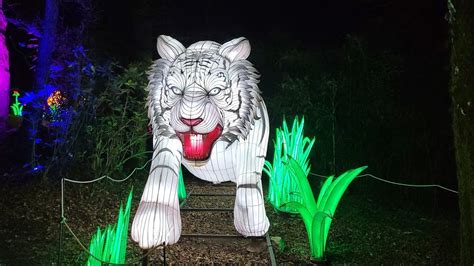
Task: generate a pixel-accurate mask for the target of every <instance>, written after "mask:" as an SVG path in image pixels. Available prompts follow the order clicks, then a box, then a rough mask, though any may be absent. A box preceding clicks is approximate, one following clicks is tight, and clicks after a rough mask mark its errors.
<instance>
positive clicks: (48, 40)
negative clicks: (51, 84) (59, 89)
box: [35, 0, 58, 90]
mask: <svg viewBox="0 0 474 266" xmlns="http://www.w3.org/2000/svg"><path fill="white" fill-rule="evenodd" d="M45 4H46V5H45V9H44V18H43V21H42V28H43V36H42V37H41V40H40V43H39V51H38V63H37V65H36V75H35V87H36V89H37V90H41V89H43V88H44V85H46V82H47V80H48V74H49V68H50V66H51V57H52V55H53V51H54V47H55V34H56V24H57V21H58V3H57V0H46V2H45Z"/></svg>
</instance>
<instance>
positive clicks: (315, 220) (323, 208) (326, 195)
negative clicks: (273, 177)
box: [282, 157, 367, 259]
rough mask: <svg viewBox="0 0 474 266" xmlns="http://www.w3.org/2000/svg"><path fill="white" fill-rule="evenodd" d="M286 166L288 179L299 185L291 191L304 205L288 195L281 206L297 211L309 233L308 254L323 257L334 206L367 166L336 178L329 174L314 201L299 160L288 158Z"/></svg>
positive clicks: (335, 206)
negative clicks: (295, 189)
mask: <svg viewBox="0 0 474 266" xmlns="http://www.w3.org/2000/svg"><path fill="white" fill-rule="evenodd" d="M286 167H287V168H288V172H289V177H290V179H291V181H292V182H294V183H295V184H297V187H298V192H291V193H292V194H297V195H298V196H299V197H301V198H302V199H303V204H302V203H300V202H295V201H292V200H293V198H291V197H286V199H287V200H288V201H285V202H284V203H283V204H282V206H289V207H292V208H293V209H295V210H296V211H298V212H299V213H300V215H301V218H302V219H303V222H304V224H305V227H306V231H307V233H308V240H309V243H310V248H311V256H312V257H313V258H316V259H322V258H323V257H324V252H325V249H326V242H327V237H328V235H329V229H330V227H331V223H332V217H333V216H334V213H335V212H336V208H337V205H338V204H339V201H340V199H341V198H342V195H343V194H344V192H345V191H346V189H347V187H348V186H349V184H350V183H351V182H352V181H353V180H354V179H355V178H356V177H357V175H359V174H360V172H362V171H363V170H364V169H366V168H367V167H366V166H363V167H359V168H357V169H353V170H349V171H347V172H345V173H343V174H342V175H340V176H339V177H337V178H336V179H334V178H333V177H332V176H330V177H328V179H326V181H325V182H324V184H323V185H322V187H321V190H320V192H319V195H318V200H317V202H316V201H315V199H314V195H313V192H312V190H311V186H310V184H309V182H308V179H307V178H306V176H307V174H306V173H305V172H304V171H303V168H302V167H301V165H300V163H299V162H298V161H296V160H295V159H293V158H291V157H289V158H288V163H286ZM283 198H285V197H283Z"/></svg>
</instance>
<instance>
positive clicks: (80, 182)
mask: <svg viewBox="0 0 474 266" xmlns="http://www.w3.org/2000/svg"><path fill="white" fill-rule="evenodd" d="M151 160H152V159H150V160H148V161H146V163H145V164H144V165H143V166H142V167H137V168H135V169H133V171H132V172H131V173H130V174H129V175H128V176H127V177H125V178H124V179H114V178H112V177H110V176H108V175H103V176H101V177H99V178H96V179H93V180H86V181H81V180H74V179H68V178H63V179H64V181H68V182H71V183H76V184H90V183H94V182H97V181H99V180H102V179H104V178H107V179H109V180H111V181H113V182H116V183H121V182H124V181H126V180H127V179H129V178H130V177H131V176H132V175H133V174H134V173H135V171H136V170H142V169H143V168H145V167H146V165H147V164H148V163H149V162H151Z"/></svg>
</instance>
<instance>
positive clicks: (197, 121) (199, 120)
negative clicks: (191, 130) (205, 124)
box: [181, 117, 202, 127]
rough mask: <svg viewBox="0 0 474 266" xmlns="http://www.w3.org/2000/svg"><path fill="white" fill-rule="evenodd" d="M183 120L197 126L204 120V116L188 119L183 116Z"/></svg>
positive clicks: (191, 125) (189, 124)
mask: <svg viewBox="0 0 474 266" xmlns="http://www.w3.org/2000/svg"><path fill="white" fill-rule="evenodd" d="M181 121H182V122H183V123H184V124H185V125H187V126H190V127H193V126H197V125H199V124H200V123H201V122H202V118H194V119H187V118H184V117H181Z"/></svg>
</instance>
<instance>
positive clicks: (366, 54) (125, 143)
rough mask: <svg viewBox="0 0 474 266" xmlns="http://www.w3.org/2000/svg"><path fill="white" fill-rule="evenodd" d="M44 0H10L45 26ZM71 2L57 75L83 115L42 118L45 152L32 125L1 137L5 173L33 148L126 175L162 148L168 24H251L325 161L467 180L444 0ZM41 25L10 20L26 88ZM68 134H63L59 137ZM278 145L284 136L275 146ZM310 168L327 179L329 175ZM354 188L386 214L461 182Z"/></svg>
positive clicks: (264, 65)
mask: <svg viewBox="0 0 474 266" xmlns="http://www.w3.org/2000/svg"><path fill="white" fill-rule="evenodd" d="M44 2H45V1H36V0H11V1H7V4H6V8H5V12H6V14H7V17H9V18H21V19H22V21H24V22H25V23H27V24H28V25H33V26H35V25H36V26H40V25H41V19H42V14H43V11H44ZM58 3H60V8H59V22H58V25H59V26H58V29H57V30H58V33H59V34H58V37H57V39H58V45H57V47H56V50H55V52H54V53H53V59H54V60H53V62H54V64H53V67H52V68H51V69H50V75H51V76H50V79H49V82H50V85H54V86H58V87H62V88H64V90H65V91H67V92H68V95H69V96H71V97H72V98H73V99H74V101H72V102H71V104H70V106H69V107H70V110H71V115H70V116H69V120H68V121H70V124H68V127H67V128H66V130H65V131H64V132H63V131H61V132H59V131H55V130H50V129H45V128H43V129H40V130H39V131H38V132H39V137H38V139H39V138H41V141H40V143H39V144H38V147H37V151H39V153H40V154H39V155H38V156H37V155H35V154H34V153H35V151H32V148H31V145H29V144H28V142H25V139H28V138H31V133H29V132H28V130H27V127H23V128H21V129H20V130H19V132H17V133H16V134H14V135H12V136H11V137H10V138H9V142H8V143H6V144H5V143H2V144H0V148H2V149H1V150H2V151H3V152H4V153H6V154H5V155H4V156H3V154H2V157H1V159H2V160H1V162H0V170H5V173H6V174H5V175H4V176H6V175H8V172H10V173H11V172H15V171H17V170H18V169H27V168H28V167H31V163H30V160H31V158H32V157H33V158H35V160H38V161H39V162H40V163H43V164H45V165H46V173H44V176H46V177H48V178H49V180H52V181H55V182H57V180H58V179H59V177H65V176H67V177H72V178H75V179H91V176H94V177H96V176H99V175H102V174H114V175H115V177H118V176H125V175H126V174H128V173H129V172H130V171H131V169H133V168H134V167H137V166H141V165H142V164H143V162H144V161H145V160H146V158H147V156H149V155H148V154H147V151H150V150H151V145H150V138H149V137H148V136H147V135H146V129H147V122H148V121H147V117H146V109H145V108H144V105H145V96H146V92H145V91H144V88H145V87H146V84H147V77H146V73H145V72H146V69H147V68H148V66H149V65H150V63H151V61H152V60H155V59H157V58H158V54H157V52H156V37H157V36H158V35H160V34H166V35H170V36H172V37H174V38H176V39H178V40H179V41H181V42H182V43H183V44H184V45H185V46H188V45H190V44H192V43H194V42H196V41H200V40H213V41H217V42H219V43H224V42H226V41H229V40H231V39H233V38H236V37H239V36H244V37H247V38H248V39H249V40H250V43H251V45H252V52H251V54H250V57H249V60H250V61H251V62H252V63H253V64H254V65H255V66H256V68H257V69H258V70H259V72H260V74H261V82H260V89H261V90H262V92H263V97H264V99H265V101H266V104H267V107H268V109H269V114H270V120H271V127H272V128H271V138H273V136H274V133H275V128H277V127H280V126H281V123H282V120H283V118H284V117H286V119H287V121H291V120H292V119H293V118H294V117H296V116H298V117H301V116H304V117H305V135H306V136H310V137H313V136H314V137H315V138H316V143H315V146H314V148H313V151H312V153H311V156H310V157H311V164H312V172H316V173H319V174H324V175H330V174H341V173H342V172H344V171H345V170H347V169H350V168H355V167H357V166H361V165H368V166H369V168H368V170H367V171H366V172H367V173H371V174H374V175H376V176H379V177H382V178H385V179H389V180H392V181H397V182H402V183H409V184H440V185H443V186H446V187H449V188H452V189H455V190H456V189H457V180H456V172H455V170H456V169H455V164H454V151H453V136H452V123H451V118H450V104H451V103H450V99H449V94H448V93H449V91H448V81H449V71H450V69H449V55H450V51H449V32H448V22H447V21H446V19H445V17H446V13H447V7H446V2H445V1H443V0H419V1H410V0H398V1H397V0H319V1H287V2H278V1H272V2H267V1H248V0H244V1H237V2H236V1H217V0H202V1H181V2H180V1H173V0H160V1H154V0H135V1H116V0H100V1H99V0H83V1H79V0H77V1H75V0H61V1H58ZM28 30H31V28H28ZM28 30H25V27H24V24H21V23H19V24H14V23H10V26H9V28H8V32H7V35H8V36H9V40H8V47H9V50H10V63H11V67H10V69H11V82H12V88H20V89H21V90H22V92H25V93H26V92H34V88H33V87H34V74H35V69H34V68H35V63H34V62H35V56H36V54H37V52H38V51H37V48H28V47H30V46H29V45H33V47H37V44H38V43H37V40H35V39H34V38H33V37H32V36H34V34H31V32H29V31H28ZM35 45H36V46H35ZM29 108H32V105H29V106H27V107H26V109H25V111H26V113H28V112H29V111H30V109H29ZM27 122H28V121H27ZM59 138H60V139H62V140H63V141H64V142H61V143H62V144H58V142H55V140H57V139H59ZM33 140H34V141H35V142H36V137H35V138H33ZM52 143H53V145H52ZM272 152H273V146H272V145H271V139H270V144H269V151H268V155H267V158H271V157H272ZM31 154H33V156H32V155H31ZM36 156H37V157H38V158H36ZM25 171H26V170H25ZM47 173H49V174H47ZM15 174H16V173H15ZM15 174H12V176H14V178H17V177H16V176H15ZM25 175H26V176H28V174H25ZM145 176H146V174H145ZM29 177H30V176H28V178H29ZM310 178H311V182H312V185H313V186H314V189H315V191H317V188H318V185H319V183H320V179H318V178H313V177H310ZM349 193H351V194H352V195H350V196H349V197H351V199H353V198H354V197H353V196H354V195H356V196H357V197H359V196H361V195H362V197H366V199H369V201H370V202H371V203H370V204H368V205H367V206H372V205H377V207H374V208H373V210H372V207H367V206H366V208H367V209H371V210H372V217H376V216H380V215H379V214H380V213H382V214H383V213H385V212H391V211H390V210H400V209H405V210H408V211H411V210H413V213H416V214H419V213H422V214H423V215H425V214H426V215H428V216H430V217H443V216H442V215H446V214H447V215H448V216H444V217H443V218H442V219H445V217H446V220H450V219H452V218H453V219H457V218H458V205H457V200H458V198H457V196H456V195H454V194H452V193H448V192H445V191H441V190H438V189H432V188H429V189H426V188H423V189H415V188H406V187H400V186H393V185H388V184H384V183H380V182H378V181H375V180H373V179H369V178H361V179H358V180H356V181H355V182H354V183H353V184H352V185H351V187H350V189H349ZM358 201H360V199H359V198H357V199H354V202H358ZM375 203H377V204H375ZM349 204H350V203H349ZM380 206H383V207H384V208H386V209H384V210H381V209H378V208H379V207H380ZM348 208H350V207H348ZM346 210H347V209H346ZM387 210H389V211H387ZM352 211H353V212H357V210H355V209H354V210H352ZM346 215H347V217H350V214H347V212H346ZM420 215H421V214H420ZM394 216H395V215H394ZM387 217H389V215H388V214H387V215H386V216H384V217H383V219H386V220H389V218H387ZM359 218H360V219H359V220H364V219H366V218H365V217H359ZM398 218H399V220H397V221H398V222H400V223H403V222H407V223H409V222H410V221H408V220H410V219H409V218H407V219H405V217H402V218H400V217H398ZM276 219H277V218H276ZM395 220H396V219H395ZM413 223H415V222H413ZM366 226H367V227H370V226H369V223H367V224H366ZM276 228H278V227H276ZM420 230H421V229H420ZM429 232H430V231H429ZM429 232H428V233H427V234H429ZM446 232H448V231H446ZM449 232H450V231H449ZM362 233H366V232H362ZM362 233H361V234H362ZM400 234H401V235H403V236H402V237H401V238H400V239H401V242H403V241H405V238H404V232H402V233H400ZM437 236H438V237H440V238H442V236H440V235H437ZM452 238H453V239H454V238H455V236H453V237H452ZM452 241H453V240H452V239H451V242H452ZM440 242H441V241H440ZM451 242H449V243H451ZM437 243H438V242H437ZM383 248H385V246H384V247H383ZM364 252H365V251H364ZM303 253H304V252H303ZM382 253H383V252H382ZM453 256H456V255H453ZM342 261H343V260H342Z"/></svg>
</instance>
